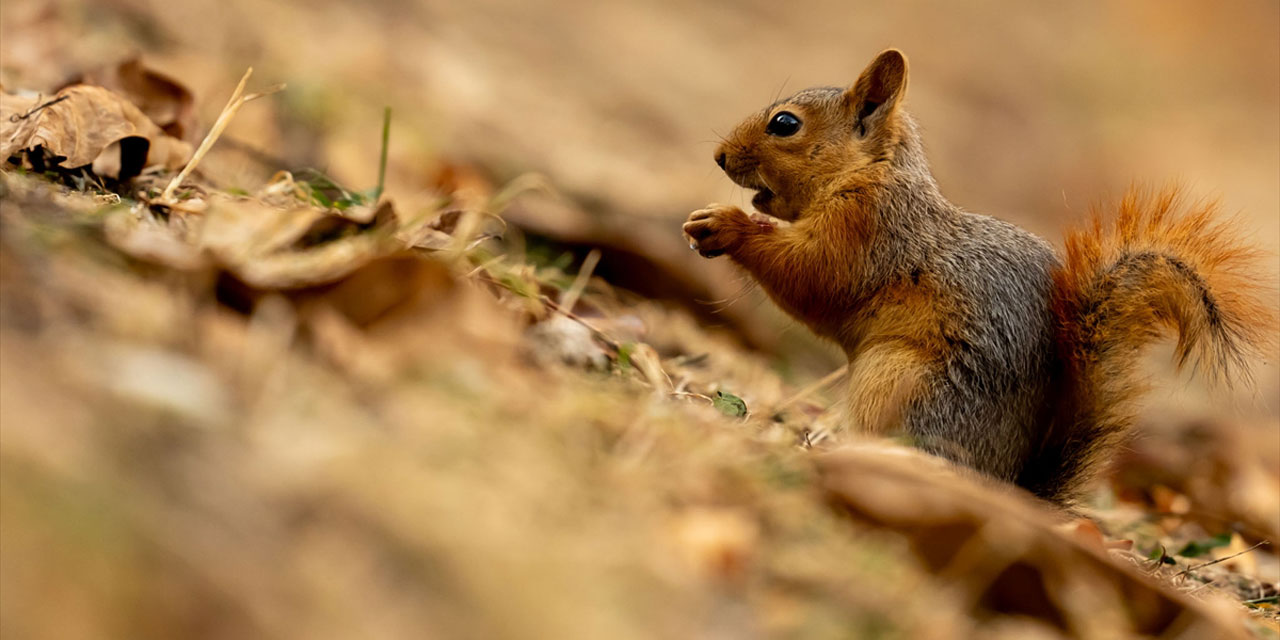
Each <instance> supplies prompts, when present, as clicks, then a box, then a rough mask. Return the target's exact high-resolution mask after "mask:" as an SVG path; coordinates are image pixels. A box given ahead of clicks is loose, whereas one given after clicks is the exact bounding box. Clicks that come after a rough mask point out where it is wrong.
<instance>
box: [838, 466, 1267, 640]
mask: <svg viewBox="0 0 1280 640" xmlns="http://www.w3.org/2000/svg"><path fill="white" fill-rule="evenodd" d="M819 469H820V470H821V475H822V484H823V486H824V487H825V488H826V490H827V492H828V493H829V495H830V496H831V499H832V501H833V502H834V503H835V504H836V505H838V506H839V507H841V508H843V509H844V510H845V511H846V512H847V513H849V515H851V516H852V517H854V518H856V519H858V520H862V521H865V522H869V523H872V524H875V525H879V526H882V527H885V528H889V529H893V530H895V531H900V532H903V533H904V534H905V535H906V536H907V538H908V540H909V542H910V543H911V546H912V548H913V549H914V550H915V552H916V554H917V555H918V556H919V557H920V559H921V561H922V562H923V563H924V564H925V566H926V567H927V568H928V569H929V570H930V571H932V572H935V573H936V574H938V575H939V576H940V577H942V578H944V579H946V580H947V581H948V582H950V583H952V584H953V585H954V586H955V587H956V588H957V589H959V590H962V591H964V592H965V593H967V594H968V596H967V597H968V599H969V602H970V603H971V606H972V607H973V609H974V615H976V616H987V615H991V614H1000V615H1018V616H1029V617H1032V618H1036V619H1039V620H1041V621H1044V622H1046V623H1048V624H1049V625H1051V626H1052V627H1056V628H1057V630H1058V631H1059V632H1061V633H1065V634H1067V635H1068V636H1069V637H1074V638H1096V637H1112V635H1113V634H1114V632H1115V631H1116V630H1118V629H1124V630H1127V631H1129V632H1133V633H1137V634H1143V635H1147V636H1160V637H1170V636H1172V635H1174V634H1176V633H1180V634H1182V635H1180V636H1179V637H1205V638H1210V637H1211V638H1243V637H1246V636H1245V635H1244V632H1243V629H1242V628H1241V625H1240V622H1239V620H1238V619H1237V618H1233V617H1232V616H1231V615H1230V614H1229V612H1230V610H1231V605H1229V604H1227V603H1226V602H1225V601H1213V600H1197V599H1192V598H1188V597H1186V595H1185V594H1183V593H1180V592H1179V591H1177V590H1176V589H1174V588H1172V587H1171V586H1169V585H1168V584H1162V583H1159V582H1156V581H1155V580H1153V579H1152V578H1151V577H1149V576H1148V575H1145V574H1142V573H1141V572H1139V571H1137V570H1136V569H1134V568H1133V567H1132V566H1129V565H1125V564H1121V563H1118V562H1115V561H1113V560H1112V559H1111V557H1110V556H1109V555H1108V552H1107V551H1106V550H1105V546H1106V545H1105V544H1101V545H1100V544H1099V543H1100V542H1102V540H1101V537H1100V536H1099V535H1095V534H1094V532H1092V531H1090V530H1089V527H1085V528H1083V529H1081V528H1079V527H1073V526H1070V525H1068V526H1066V527H1062V526H1061V524H1060V521H1061V518H1062V514H1061V513H1059V512H1055V511H1053V510H1051V509H1049V508H1046V507H1044V506H1043V505H1041V504H1039V503H1037V502H1036V501H1035V500H1033V499H1032V498H1031V497H1030V496H1028V495H1024V494H1021V493H1019V492H1017V491H1014V490H1012V489H1011V488H1009V487H1004V486H1000V485H997V484H995V483H994V482H991V481H988V480H985V479H983V478H979V477H977V476H975V475H974V474H972V473H970V472H968V471H966V470H963V469H958V468H956V467H953V466H952V465H949V464H947V463H945V462H943V461H941V460H938V459H931V458H930V457H929V456H927V455H925V454H922V453H919V452H916V451H910V450H906V449H905V448H901V447H889V446H860V447H848V448H844V449H840V450H837V451H835V452H833V453H830V454H827V455H824V456H822V457H821V458H820V464H819Z"/></svg>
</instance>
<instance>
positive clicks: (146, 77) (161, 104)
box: [65, 57, 196, 141]
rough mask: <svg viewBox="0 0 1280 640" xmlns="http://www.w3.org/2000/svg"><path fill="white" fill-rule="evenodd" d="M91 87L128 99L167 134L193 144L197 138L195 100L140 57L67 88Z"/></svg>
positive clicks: (84, 76)
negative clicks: (191, 137)
mask: <svg viewBox="0 0 1280 640" xmlns="http://www.w3.org/2000/svg"><path fill="white" fill-rule="evenodd" d="M74 84H89V85H95V86H99V87H105V88H107V89H110V90H111V91H114V92H115V93H116V94H118V95H120V96H123V97H125V98H126V99H128V100H129V101H130V102H132V103H133V104H134V106H136V107H138V109H140V110H141V111H142V113H144V114H146V116H147V117H148V118H150V119H151V121H152V122H154V123H156V124H157V125H158V126H159V127H160V128H161V129H163V130H164V132H165V133H167V134H169V135H171V136H173V137H174V138H177V139H179V140H187V141H190V140H189V138H188V136H191V135H194V134H195V122H196V110H195V98H194V97H192V95H191V91H190V90H189V89H187V88H186V87H185V86H183V85H182V84H181V83H179V82H178V81H176V80H174V79H172V78H170V77H168V76H166V75H164V74H161V73H158V72H156V71H153V70H151V69H148V68H147V67H146V66H144V65H143V64H142V60H140V59H139V58H137V57H133V58H129V59H128V60H125V61H123V62H119V63H116V64H111V65H105V66H102V67H98V68H97V69H93V70H91V71H88V72H86V73H84V74H82V75H80V76H79V77H77V78H76V79H75V80H74V81H72V82H69V83H67V85H65V86H70V85H74Z"/></svg>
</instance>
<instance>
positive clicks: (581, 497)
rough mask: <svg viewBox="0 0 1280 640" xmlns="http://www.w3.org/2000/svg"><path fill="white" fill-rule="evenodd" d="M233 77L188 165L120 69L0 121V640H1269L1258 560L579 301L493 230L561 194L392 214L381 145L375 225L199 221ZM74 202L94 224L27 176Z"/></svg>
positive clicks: (300, 180)
mask: <svg viewBox="0 0 1280 640" xmlns="http://www.w3.org/2000/svg"><path fill="white" fill-rule="evenodd" d="M249 75H250V74H248V73H246V74H245V77H244V79H242V81H241V83H240V85H239V86H238V88H237V89H236V91H235V92H234V93H233V95H232V98H231V100H230V101H229V102H228V106H227V107H226V109H224V111H223V113H222V115H221V116H220V117H219V119H218V121H217V122H215V124H214V125H213V127H212V129H211V130H210V132H209V134H208V135H207V136H206V137H205V138H204V140H203V142H202V143H201V145H200V147H199V149H198V150H197V151H196V152H194V153H192V152H191V150H190V146H189V144H187V143H185V142H184V141H183V138H185V137H188V136H191V135H192V134H193V131H194V123H193V122H192V120H191V116H190V114H191V112H190V104H191V103H190V93H189V92H185V93H184V89H183V87H182V86H181V85H180V84H178V83H177V82H176V81H174V80H172V79H169V78H166V77H163V76H159V75H158V74H154V73H150V72H148V71H146V69H145V67H142V66H141V64H140V63H139V62H137V61H129V62H126V63H124V64H122V65H120V66H118V67H115V68H114V71H109V72H100V73H97V74H94V73H89V74H85V76H84V79H86V80H94V81H95V82H98V83H100V84H101V85H103V86H90V85H84V84H77V85H72V86H69V87H67V88H64V89H62V90H61V91H60V92H59V93H58V94H56V95H55V96H54V97H53V99H51V100H45V99H44V98H43V97H42V96H35V97H32V96H25V97H24V96H20V95H16V94H6V95H5V97H4V103H3V108H4V114H5V119H4V121H3V122H0V126H3V127H4V128H3V129H2V130H0V134H2V135H0V138H2V139H3V141H4V143H5V146H4V148H3V151H4V153H5V156H6V157H8V158H10V166H11V167H12V170H7V171H5V173H4V174H3V177H2V178H0V179H2V180H3V182H2V183H0V190H2V193H3V196H4V197H3V202H2V203H0V243H2V244H0V251H2V252H0V264H2V265H3V266H4V273H3V276H0V287H2V288H0V291H3V293H4V295H3V298H2V299H0V351H2V352H3V354H4V356H5V357H4V358H0V372H2V373H3V379H4V380H5V384H4V385H3V388H2V390H0V415H2V416H3V418H4V424H5V430H4V435H5V437H4V439H3V441H0V458H2V459H3V460H4V461H5V463H6V464H4V465H3V469H2V470H0V478H3V479H4V482H3V483H2V484H0V492H3V496H4V503H5V505H6V517H5V519H4V521H3V523H0V529H3V531H4V536H5V539H6V545H5V547H4V549H3V551H0V560H2V561H3V566H5V567H6V571H5V572H4V576H3V580H4V584H5V585H6V589H5V591H6V593H7V594H15V593H16V594H18V595H16V596H12V595H11V596H9V598H13V599H12V600H10V602H11V603H14V607H15V608H14V609H11V611H16V610H22V611H24V613H23V614H22V615H21V616H15V615H14V614H6V616H5V619H4V620H3V626H4V628H5V629H18V630H20V631H24V632H25V631H31V632H36V631H38V632H40V633H38V634H36V635H51V634H56V632H59V631H64V630H67V629H69V628H71V627H70V626H69V625H71V624H72V623H71V622H68V620H71V619H77V620H84V621H89V622H88V623H87V624H90V627H87V628H86V629H87V630H84V629H81V630H78V631H77V635H78V636H79V637H99V636H102V637H106V632H105V631H94V630H93V629H94V628H96V629H99V630H103V629H123V630H125V631H127V632H129V633H130V635H133V634H145V633H149V632H155V633H159V634H160V635H172V634H175V633H176V634H181V635H195V636H202V637H223V636H230V635H235V636H237V637H246V636H248V637H298V636H305V637H316V638H326V637H333V638H342V637H350V636H352V635H421V634H423V633H426V634H428V635H448V636H463V637H471V636H475V637H513V638H514V637H610V638H628V637H636V638H639V637H691V636H718V637H847V636H848V635H849V633H850V632H851V630H853V632H854V633H855V634H858V635H865V636H868V637H902V638H970V637H974V638H978V637H981V638H1026V637H1043V638H1058V637H1061V638H1097V637H1167V636H1168V635H1169V634H1170V633H1180V634H1183V635H1182V636H1181V637H1222V638H1229V637H1246V635H1245V634H1246V633H1247V631H1246V627H1247V626H1248V624H1252V625H1254V627H1253V628H1254V629H1255V631H1256V630H1257V629H1266V628H1271V629H1274V628H1275V620H1276V618H1275V616H1274V614H1273V613H1272V612H1273V611H1274V605H1275V597H1276V596H1275V585H1274V584H1270V583H1265V582H1263V581H1260V580H1257V579H1255V578H1252V577H1251V575H1252V572H1251V571H1247V569H1249V567H1246V566H1243V565H1237V566H1236V567H1235V568H1234V569H1233V570H1230V571H1228V570H1227V567H1228V563H1230V562H1233V561H1234V562H1247V561H1246V560H1241V559H1242V558H1251V557H1252V555H1251V554H1253V553H1256V551H1255V549H1256V547H1257V545H1256V544H1255V546H1254V547H1248V546H1247V545H1246V540H1245V537H1243V536H1242V535H1241V534H1240V533H1239V532H1222V531H1217V532H1215V533H1214V534H1212V535H1211V534H1210V533H1208V532H1207V531H1205V530H1204V529H1203V528H1197V527H1201V525H1200V523H1198V522H1197V521H1195V520H1194V518H1191V517H1189V514H1188V513H1186V512H1185V510H1183V513H1182V514H1173V517H1172V519H1171V518H1170V517H1165V518H1163V519H1162V520H1160V521H1158V522H1152V521H1151V519H1150V518H1148V517H1147V516H1145V515H1142V514H1140V515H1139V517H1138V518H1136V519H1131V520H1127V521H1126V520H1125V519H1124V518H1122V517H1117V516H1116V514H1115V513H1112V512H1108V511H1105V510H1103V511H1101V512H1100V513H1097V514H1094V515H1095V520H1096V521H1097V523H1098V524H1095V520H1075V521H1071V520H1064V515H1063V514H1060V513H1055V512H1052V511H1049V510H1047V509H1045V508H1043V507H1041V506H1040V505H1037V504H1034V503H1032V502H1030V501H1029V500H1027V499H1025V498H1023V497H1021V496H1019V495H1014V494H1013V493H1012V492H1010V491H1008V490H1006V489H1003V488H1001V487H994V486H991V484H990V483H988V482H985V481H983V480H981V479H977V478H973V477H971V476H970V475H969V474H966V473H965V472H964V471H962V470H956V469H952V468H950V467H948V466H947V465H945V464H944V463H941V462H940V461H937V460H933V459H929V458H927V457H926V456H923V455H922V454H918V453H915V452H914V451H912V450H909V449H905V448H902V447H898V446H891V445H888V444H863V445H862V446H854V447H850V446H836V445H837V444H845V445H848V444H849V443H851V442H852V443H856V442H857V441H856V439H854V438H852V436H850V435H848V434H841V435H839V436H837V435H834V434H836V432H837V431H838V429H835V428H834V427H830V428H828V427H825V426H824V425H829V424H831V421H832V420H833V419H834V418H833V416H834V414H835V412H836V411H838V409H832V408H831V407H830V406H829V405H828V406H824V403H823V401H822V400H821V399H820V398H819V396H820V394H821V393H822V391H823V388H824V387H828V386H831V385H832V384H833V383H834V382H835V380H837V379H838V378H839V377H840V371H836V372H833V374H832V375H831V376H828V377H827V378H824V379H822V380H819V381H818V382H816V383H813V384H811V385H809V386H807V387H805V388H803V389H800V390H798V391H797V390H792V389H789V386H788V385H787V384H785V383H784V382H783V381H782V380H781V379H780V377H779V376H778V375H777V374H776V373H775V372H774V371H773V370H772V369H771V367H770V366H769V364H768V363H767V362H766V361H765V360H764V359H763V358H761V357H760V356H758V355H756V354H752V353H750V352H748V351H744V350H743V349H742V348H741V347H740V346H739V345H738V344H736V343H735V342H734V341H733V340H732V339H728V338H726V336H724V335H722V334H717V333H714V332H708V331H706V330H705V329H703V328H702V327H700V326H699V325H698V323H697V322H696V321H695V320H694V319H693V318H691V317H690V316H689V315H688V314H687V313H685V312H682V311H679V310H675V309H672V308H670V307H667V306H664V305H660V304H656V303H654V302H652V301H648V300H644V299H640V298H638V297H636V296H634V295H633V294H629V293H627V292H625V291H621V290H617V289H615V288H613V287H612V286H611V285H610V283H609V282H608V281H607V280H605V279H603V278H601V277H599V276H597V275H594V274H593V272H594V270H595V268H596V265H597V264H598V262H599V260H600V254H599V253H593V254H590V255H589V256H588V259H587V260H586V261H584V262H583V264H582V265H581V267H580V268H579V269H578V270H577V271H576V273H574V274H569V273H567V272H566V271H565V268H564V267H561V266H554V265H553V266H540V265H538V264H535V263H533V262H531V261H529V259H528V255H527V254H525V253H523V248H522V247H521V246H520V244H519V237H518V230H517V229H512V228H509V227H508V225H507V223H506V221H505V218H504V216H503V213H504V211H505V210H507V209H508V208H510V207H517V208H518V207H521V206H524V205H523V204H522V203H524V202H526V201H527V202H543V203H545V202H548V201H560V202H564V200H562V199H559V200H558V196H555V195H554V188H552V187H551V186H550V185H549V184H547V182H546V181H545V179H542V178H539V177H537V176H532V175H531V176H528V177H522V178H519V179H517V180H516V181H513V182H512V183H511V184H509V185H507V186H506V187H505V188H502V189H495V188H492V187H490V186H488V185H487V184H485V183H484V182H483V181H474V180H472V181H470V182H468V181H467V180H466V179H463V180H462V182H463V183H465V184H466V188H462V187H461V186H459V184H458V180H457V179H456V177H455V178H451V179H450V180H449V181H452V182H454V184H453V187H452V188H450V189H445V190H444V191H443V192H442V193H438V194H430V195H429V196H427V197H425V198H419V199H418V200H417V201H408V200H405V201H402V205H401V206H402V207H403V208H402V209H401V208H397V206H395V205H393V204H392V202H391V200H390V199H389V198H387V197H386V194H385V193H384V187H383V176H384V175H385V163H386V157H387V154H386V147H387V144H388V136H389V135H390V134H389V131H390V113H389V111H387V112H386V113H385V114H384V121H383V131H382V153H381V154H380V157H381V160H380V163H381V165H382V166H381V167H380V168H379V179H378V184H377V185H376V186H375V187H373V188H371V189H369V190H367V191H359V190H352V189H348V188H345V187H343V186H341V185H338V184H337V183H335V182H334V181H333V180H331V179H330V178H328V177H327V176H324V174H322V173H319V172H297V173H296V174H295V173H291V172H280V173H277V174H276V176H275V177H274V178H272V179H271V180H269V181H267V182H266V183H264V184H263V185H261V187H260V188H258V189H257V190H256V192H253V193H249V192H241V193H232V192H229V191H227V190H223V189H219V188H217V187H216V186H215V185H214V184H212V183H211V182H209V181H208V180H206V179H204V178H202V177H201V176H200V175H199V172H198V171H196V168H197V165H198V164H199V162H200V160H201V159H202V158H203V157H204V156H205V155H206V154H208V153H211V152H213V151H214V150H215V149H216V142H217V140H218V137H219V134H220V133H221V132H222V131H223V129H224V128H225V127H226V126H227V124H228V123H229V122H230V120H231V118H232V117H233V116H234V115H235V113H236V111H237V110H238V109H239V108H240V107H241V106H243V105H244V103H245V102H247V101H248V100H250V99H252V98H254V97H258V96H260V95H264V94H247V95H246V94H245V93H244V92H245V86H246V83H247V81H248V79H249ZM130 100H136V101H138V104H137V105H136V106H135V105H134V104H131V103H130ZM161 122H163V126H162V125H161V124H158V123H161ZM128 140H142V141H145V142H146V145H145V146H141V147H140V146H139V145H138V144H135V143H132V142H126V141H128ZM183 145H185V146H183ZM15 158H16V162H15V160H14V159H15ZM113 163H114V164H113ZM86 167H87V168H88V174H87V175H90V177H98V178H106V179H110V180H111V181H112V186H114V187H115V190H114V191H112V190H108V189H106V188H105V187H107V186H108V185H107V184H106V182H102V181H93V180H89V181H87V182H84V183H82V184H81V185H79V186H78V188H76V189H71V188H68V187H67V186H65V181H64V183H63V186H58V185H56V184H52V183H50V182H48V181H47V180H45V179H44V178H42V177H39V176H37V175H33V174H39V173H41V172H42V171H43V170H45V169H53V170H54V173H57V172H58V171H64V172H65V171H70V170H80V171H81V172H84V171H85V168H86ZM179 170H180V171H179ZM24 174H26V175H24ZM299 176H300V177H299ZM449 181H446V182H449ZM161 185H163V187H161ZM548 194H552V195H550V196H548ZM104 197H106V198H107V202H106V203H104V202H103V200H102V198H104ZM112 198H114V199H112ZM548 198H550V200H548ZM402 211H405V212H410V213H409V214H408V215H406V214H404V213H402ZM522 215H526V214H522ZM591 256H595V257H594V258H591ZM728 388H732V389H735V390H740V392H741V396H739V395H735V394H731V393H728V392H726V391H724V389H728ZM69 398H74V399H75V400H76V401H75V402H74V403H67V402H65V400H66V399H69ZM744 426H745V428H743V427H744ZM189 427H199V428H198V429H191V428H189ZM809 449H817V451H816V452H811V451H808V450H809ZM90 487H94V489H92V490H91V489H90ZM1170 492H1171V493H1172V494H1173V495H1181V494H1178V493H1177V492H1173V491H1172V490H1170ZM1166 502H1167V503H1169V504H1173V503H1175V502H1177V501H1176V500H1173V499H1172V498H1169V499H1167V500H1166ZM76 531H80V533H75V532H76ZM76 536H80V537H76ZM1179 536H1181V537H1184V538H1185V539H1183V540H1180V541H1178V540H1177V538H1178V537H1179ZM15 547H16V548H17V549H18V551H16V552H15V551H13V549H14V548H15ZM1148 547H1149V548H1150V550H1149V551H1148V550H1147V548H1148ZM1168 549H1177V550H1178V551H1177V552H1176V553H1174V554H1173V555H1169V554H1168V553H1167V550H1168ZM1144 552H1146V553H1150V554H1154V556H1155V557H1154V562H1152V561H1151V560H1148V559H1147V558H1146V557H1144ZM1156 552H1158V553H1156ZM1219 553H1220V554H1221V557H1220V558H1213V559H1209V558H1207V557H1206V556H1209V555H1210V554H1219ZM1268 553H1270V551H1268ZM15 554H21V556H19V555H15ZM19 557H29V558H36V559H37V560H35V561H34V562H35V564H34V565H29V566H34V567H36V568H37V571H36V572H35V573H32V572H31V571H30V570H29V569H27V568H26V566H24V565H21V564H19V563H18V562H17V558H19ZM1252 569H1254V570H1256V566H1254V567H1252ZM37 575H44V576H72V575H75V576H78V577H80V578H83V579H76V580H60V579H57V578H53V579H37V578H36V576H37ZM1219 594H1230V595H1232V596H1234V597H1235V600H1236V602H1237V603H1239V602H1243V605H1241V604H1231V603H1230V602H1229V601H1228V599H1227V598H1224V597H1221V596H1220V595H1219ZM68 595H69V596H72V597H71V599H70V600H69V601H68V600H67V598H66V597H64V596H68ZM67 602H70V603H71V604H67ZM157 602H159V603H161V605H160V606H159V607H157V606H156V604H155V603H157ZM54 603H59V604H57V605H55V604H54ZM142 611H147V612H149V614H150V615H147V616H132V617H131V616H130V615H129V614H130V613H140V612H142ZM213 611H217V612H219V614H218V616H217V618H216V621H214V622H210V620H213V618H210V617H209V616H210V612H213ZM69 612H70V613H74V614H75V615H74V616H71V615H68V613H69ZM121 612H125V616H126V617H125V618H120V615H121ZM121 620H123V622H121ZM107 621H116V622H114V623H112V624H115V625H117V626H114V627H113V626H111V625H108V624H106V623H107ZM94 623H97V624H94ZM119 625H123V626H119Z"/></svg>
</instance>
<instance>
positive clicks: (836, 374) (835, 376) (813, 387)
mask: <svg viewBox="0 0 1280 640" xmlns="http://www.w3.org/2000/svg"><path fill="white" fill-rule="evenodd" d="M847 373H849V365H847V364H846V365H844V366H842V367H840V368H839V369H836V370H835V371H832V372H831V373H828V374H827V375H826V376H824V377H823V378H822V379H821V380H818V381H817V382H814V383H811V384H810V385H809V386H807V387H805V388H803V389H801V390H800V391H798V392H796V394H795V395H793V396H791V397H790V398H787V399H786V400H783V401H782V403H781V404H779V405H778V406H776V407H774V408H773V412H774V413H778V412H780V411H782V410H783V409H786V408H787V407H790V406H791V405H793V404H795V403H797V402H799V401H801V400H803V399H805V398H807V397H809V396H810V395H813V394H814V393H816V392H817V391H818V390H820V389H822V388H823V387H825V386H827V385H829V384H831V383H833V382H835V381H836V380H839V379H840V378H842V377H844V375H845V374H847Z"/></svg>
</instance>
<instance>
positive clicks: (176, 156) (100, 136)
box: [0, 85, 191, 180]
mask: <svg viewBox="0 0 1280 640" xmlns="http://www.w3.org/2000/svg"><path fill="white" fill-rule="evenodd" d="M36 148H43V149H44V150H45V152H46V153H47V154H49V155H50V156H51V157H52V160H53V162H54V164H56V165H60V166H62V167H65V168H67V169H75V168H78V167H84V166H89V165H92V167H93V171H94V173H96V174H98V175H100V176H106V177H109V178H114V179H119V180H125V179H128V178H131V177H133V176H135V175H137V174H138V173H139V172H141V171H142V169H144V168H146V167H151V166H163V167H165V168H168V169H176V168H178V167H180V166H182V164H183V163H185V162H186V160H187V158H189V157H190V156H191V145H189V144H187V143H186V142H183V141H182V140H179V139H177V138H174V137H172V136H169V135H167V134H165V133H164V131H163V130H161V129H160V127H159V126H157V125H156V124H155V123H154V122H152V121H151V120H150V119H149V118H147V116H146V115H145V114H143V113H142V111H140V110H139V109H138V108H137V107H135V106H134V105H133V104H132V103H130V102H129V101H128V100H125V99H124V98H122V97H120V96H119V95H117V94H115V93H113V92H111V91H109V90H107V89H104V88H102V87H95V86H90V85H75V86H71V87H67V88H66V89H63V90H61V91H59V92H58V93H57V94H56V95H55V96H53V97H52V98H48V99H45V98H42V97H39V96H37V97H35V98H32V97H26V96H20V95H14V94H9V93H5V94H0V158H9V157H11V156H13V155H15V154H17V153H19V152H22V151H31V150H34V149H36Z"/></svg>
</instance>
